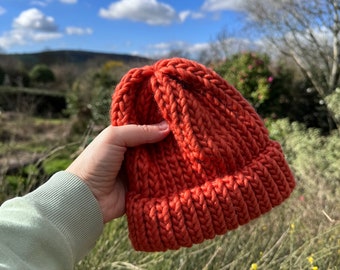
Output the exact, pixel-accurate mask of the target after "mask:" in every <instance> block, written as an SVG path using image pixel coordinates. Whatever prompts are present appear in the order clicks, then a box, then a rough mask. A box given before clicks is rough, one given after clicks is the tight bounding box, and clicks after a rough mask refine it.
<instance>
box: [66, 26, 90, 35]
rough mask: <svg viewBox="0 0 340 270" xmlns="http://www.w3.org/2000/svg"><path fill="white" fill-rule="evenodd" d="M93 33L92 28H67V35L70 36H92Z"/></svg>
mask: <svg viewBox="0 0 340 270" xmlns="http://www.w3.org/2000/svg"><path fill="white" fill-rule="evenodd" d="M92 33H93V30H92V28H90V27H86V28H81V27H75V26H68V27H66V34H68V35H80V36H81V35H91V34H92Z"/></svg>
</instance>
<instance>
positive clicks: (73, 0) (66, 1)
mask: <svg viewBox="0 0 340 270" xmlns="http://www.w3.org/2000/svg"><path fill="white" fill-rule="evenodd" d="M59 1H60V2H61V3H64V4H76V3H77V2H78V0H59Z"/></svg>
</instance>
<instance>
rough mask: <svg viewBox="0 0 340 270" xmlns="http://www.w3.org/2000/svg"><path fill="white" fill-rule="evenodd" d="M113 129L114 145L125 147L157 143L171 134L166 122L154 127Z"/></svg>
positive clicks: (142, 126) (135, 126)
mask: <svg viewBox="0 0 340 270" xmlns="http://www.w3.org/2000/svg"><path fill="white" fill-rule="evenodd" d="M113 128H114V129H115V131H114V133H115V136H114V137H115V138H114V140H115V141H114V142H113V143H114V144H116V145H119V146H124V147H134V146H137V145H140V144H145V143H156V142H159V141H161V140H163V139H164V138H165V137H166V136H168V134H169V133H170V128H169V124H168V123H167V122H166V121H163V122H160V123H158V124H154V125H126V126H116V127H113Z"/></svg>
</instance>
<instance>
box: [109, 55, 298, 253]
mask: <svg viewBox="0 0 340 270" xmlns="http://www.w3.org/2000/svg"><path fill="white" fill-rule="evenodd" d="M164 119H165V120H166V121H167V122H168V123H169V126H170V130H171V134H170V135H169V136H168V137H167V138H166V139H165V140H163V141H161V142H159V143H156V144H146V145H142V146H139V147H135V148H131V149H128V151H127V153H126V157H125V165H126V171H127V174H128V181H129V183H128V192H127V196H126V214H127V219H128V227H129V237H130V240H131V242H132V245H133V247H134V248H135V249H136V250H141V251H165V250H167V249H178V248H180V247H190V246H192V245H193V244H197V243H201V242H202V241H203V240H204V239H211V238H214V237H215V236H216V235H219V234H224V233H226V232H227V231H229V230H233V229H236V228H237V227H238V226H239V225H243V224H246V223H248V222H249V221H250V220H252V219H254V218H257V217H259V216H260V215H261V214H264V213H266V212H268V211H269V210H271V209H272V208H273V207H274V206H277V205H279V204H280V203H282V202H283V201H284V200H285V199H286V198H287V197H289V195H290V193H291V192H292V190H293V188H294V186H295V181H294V178H293V175H292V173H291V171H290V169H289V167H288V165H287V162H286V161H285V158H284V155H283V153H282V149H281V147H280V145H279V144H278V143H277V142H275V141H272V140H270V139H269V136H268V132H267V130H266V128H265V126H264V124H263V122H262V120H261V119H260V117H259V116H258V115H257V113H256V112H255V110H254V109H253V108H252V107H251V106H250V104H249V103H248V102H247V101H246V100H245V99H244V98H243V97H242V95H241V94H240V93H239V92H238V91H237V90H236V89H235V88H234V87H233V86H231V85H230V84H228V83H227V82H226V81H225V80H223V79H222V78H221V77H220V76H219V75H217V74H216V73H215V72H214V71H212V70H211V69H208V68H206V67H205V66H203V65H201V64H198V63H196V62H194V61H190V60H186V59H181V58H173V59H165V60H160V61H158V62H156V63H155V64H154V65H152V66H145V67H142V68H136V69H132V70H130V71H129V72H128V73H127V74H126V75H125V76H124V77H123V78H122V80H121V82H120V83H119V84H118V85H117V87H116V90H115V92H114V94H113V98H112V105H111V123H112V125H114V126H118V125H126V124H154V123H158V122H160V121H162V120H164Z"/></svg>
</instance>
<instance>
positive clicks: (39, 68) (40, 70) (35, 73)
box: [30, 64, 55, 84]
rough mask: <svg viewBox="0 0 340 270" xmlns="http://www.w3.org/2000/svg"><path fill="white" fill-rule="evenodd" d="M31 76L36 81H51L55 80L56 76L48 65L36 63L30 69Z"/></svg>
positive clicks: (43, 82)
mask: <svg viewBox="0 0 340 270" xmlns="http://www.w3.org/2000/svg"><path fill="white" fill-rule="evenodd" d="M30 78H31V80H32V81H33V82H36V83H42V84H45V83H49V82H54V81H55V76H54V73H53V71H52V70H51V69H50V68H49V67H48V66H46V65H42V64H39V65H36V66H34V67H33V68H32V70H31V71H30Z"/></svg>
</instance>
